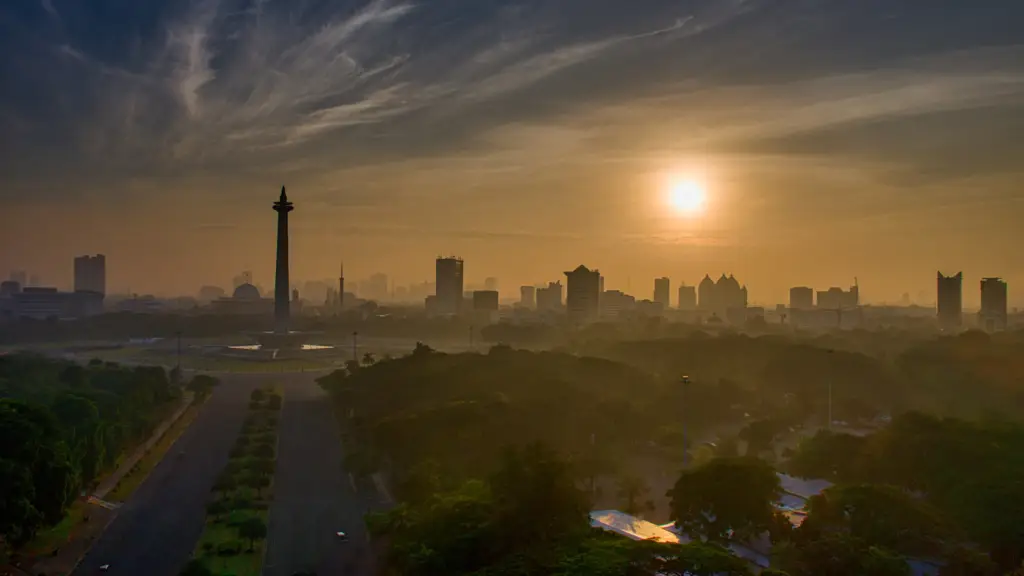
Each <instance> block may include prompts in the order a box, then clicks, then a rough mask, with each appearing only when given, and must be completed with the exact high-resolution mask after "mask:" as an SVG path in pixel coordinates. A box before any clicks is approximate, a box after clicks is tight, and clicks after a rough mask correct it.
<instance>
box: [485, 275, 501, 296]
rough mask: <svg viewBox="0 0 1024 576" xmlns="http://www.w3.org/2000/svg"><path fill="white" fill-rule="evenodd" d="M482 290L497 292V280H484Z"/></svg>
mask: <svg viewBox="0 0 1024 576" xmlns="http://www.w3.org/2000/svg"><path fill="white" fill-rule="evenodd" d="M484 290H493V291H495V292H497V291H498V279H497V278H494V277H489V278H484Z"/></svg>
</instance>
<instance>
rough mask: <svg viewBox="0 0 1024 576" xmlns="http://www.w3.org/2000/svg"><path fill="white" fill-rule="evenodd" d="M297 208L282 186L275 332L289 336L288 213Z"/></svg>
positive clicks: (276, 206) (278, 206) (278, 205)
mask: <svg viewBox="0 0 1024 576" xmlns="http://www.w3.org/2000/svg"><path fill="white" fill-rule="evenodd" d="M294 209H295V206H294V205H293V204H292V203H291V202H289V201H288V194H287V193H285V189H284V186H281V197H280V198H279V199H278V201H277V202H274V212H277V269H276V271H275V276H274V332H275V333H277V334H287V333H288V331H289V328H290V326H289V324H290V320H291V302H290V300H289V298H288V294H289V293H290V292H291V283H290V281H289V279H288V213H289V212H291V211H292V210H294Z"/></svg>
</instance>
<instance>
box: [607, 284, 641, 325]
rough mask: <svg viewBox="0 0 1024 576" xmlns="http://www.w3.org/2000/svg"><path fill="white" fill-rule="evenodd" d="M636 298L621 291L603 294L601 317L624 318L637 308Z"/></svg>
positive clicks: (608, 291) (609, 291) (610, 291)
mask: <svg viewBox="0 0 1024 576" xmlns="http://www.w3.org/2000/svg"><path fill="white" fill-rule="evenodd" d="M636 304H637V302H636V298H634V297H632V296H630V295H629V294H626V293H624V292H622V291H620V290H606V291H604V292H602V293H601V316H602V317H603V318H616V319H618V318H623V317H625V316H627V315H629V313H631V312H633V310H634V309H635V308H636Z"/></svg>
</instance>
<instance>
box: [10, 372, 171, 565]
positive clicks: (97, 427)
mask: <svg viewBox="0 0 1024 576" xmlns="http://www.w3.org/2000/svg"><path fill="white" fill-rule="evenodd" d="M180 396H181V390H180V389H179V388H178V387H177V386H174V385H172V383H171V382H170V380H169V378H168V376H167V374H166V373H165V372H164V370H163V369H161V368H151V367H135V368H127V367H123V366H119V365H117V364H112V363H103V362H99V361H93V362H91V363H90V364H89V365H88V366H79V365H76V364H72V363H69V362H63V361H58V360H52V359H47V358H43V357H38V356H32V355H23V354H12V355H7V356H3V357H0V537H2V539H3V541H4V542H5V543H6V544H7V545H9V546H14V547H17V546H19V545H21V544H23V543H25V542H27V541H28V540H30V539H31V538H32V537H33V536H34V535H35V533H36V531H37V530H39V528H41V527H43V526H49V525H53V524H55V523H57V522H59V521H60V520H61V519H62V518H63V516H64V513H65V511H66V509H67V507H68V506H69V505H70V504H71V502H72V501H73V500H74V499H75V497H76V495H77V494H78V492H79V491H80V490H82V489H84V488H87V487H90V486H92V485H93V484H94V483H95V482H96V481H97V479H98V477H99V475H100V474H101V473H102V472H103V471H105V470H108V469H110V468H111V467H112V466H113V465H114V464H115V462H116V461H117V459H118V457H119V456H120V455H121V454H122V453H123V452H124V451H125V450H126V449H127V448H129V447H131V446H133V445H135V444H136V443H138V442H139V441H141V440H142V439H144V438H146V437H147V436H148V435H149V434H150V433H151V432H152V430H153V428H154V427H155V426H156V425H157V424H158V423H159V422H160V421H161V420H162V419H163V418H164V417H165V416H166V415H167V414H168V413H169V410H170V409H171V408H172V407H173V406H175V405H176V401H177V400H178V399H179V398H180Z"/></svg>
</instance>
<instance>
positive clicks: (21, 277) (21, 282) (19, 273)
mask: <svg viewBox="0 0 1024 576" xmlns="http://www.w3.org/2000/svg"><path fill="white" fill-rule="evenodd" d="M7 279H8V280H10V281H11V282H17V283H18V286H21V287H22V288H24V287H25V286H28V273H27V272H25V271H24V270H11V274H10V276H8V277H7Z"/></svg>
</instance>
